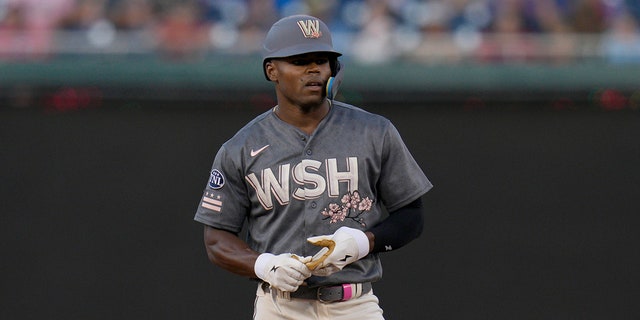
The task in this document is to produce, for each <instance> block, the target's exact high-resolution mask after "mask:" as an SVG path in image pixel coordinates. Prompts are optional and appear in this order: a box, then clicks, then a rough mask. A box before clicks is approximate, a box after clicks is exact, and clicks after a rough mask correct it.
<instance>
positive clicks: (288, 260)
mask: <svg viewBox="0 0 640 320" xmlns="http://www.w3.org/2000/svg"><path fill="white" fill-rule="evenodd" d="M310 260H311V257H305V258H300V257H298V258H297V259H294V258H293V255H292V254H291V253H283V254H280V255H277V256H276V255H274V254H271V253H263V254H261V255H260V256H258V259H257V260H256V263H255V265H254V266H253V268H254V271H255V272H256V275H257V276H258V278H260V279H262V280H264V281H265V282H267V283H269V284H270V285H271V286H272V287H274V288H276V289H278V290H282V291H289V292H293V291H296V290H297V289H298V287H299V286H300V285H301V284H302V282H303V281H304V280H305V279H307V278H309V277H310V276H311V270H309V268H307V266H306V265H305V264H304V263H305V262H309V261H310Z"/></svg>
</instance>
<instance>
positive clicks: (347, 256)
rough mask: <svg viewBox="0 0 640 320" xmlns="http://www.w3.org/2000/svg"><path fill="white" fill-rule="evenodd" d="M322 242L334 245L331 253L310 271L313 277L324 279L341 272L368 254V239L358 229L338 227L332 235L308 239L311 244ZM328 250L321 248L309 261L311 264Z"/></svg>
mask: <svg viewBox="0 0 640 320" xmlns="http://www.w3.org/2000/svg"><path fill="white" fill-rule="evenodd" d="M322 240H331V241H333V242H334V243H335V246H334V249H333V252H331V253H330V254H329V255H328V256H326V257H325V258H324V260H323V261H322V262H320V264H319V265H318V266H317V267H316V268H315V269H314V270H313V271H312V274H313V275H315V276H323V277H326V276H328V275H330V274H332V273H335V272H338V271H340V270H342V268H344V267H345V266H346V265H348V264H350V263H352V262H354V261H357V260H359V259H362V258H364V257H365V256H366V255H367V254H369V238H367V235H366V234H365V233H364V232H363V231H361V230H358V229H353V228H349V227H340V229H338V230H336V232H335V233H334V234H332V235H325V236H317V237H311V238H308V239H307V241H309V242H310V243H312V244H315V243H318V242H320V241H322ZM328 250H329V249H328V248H326V247H325V248H322V249H321V250H320V251H318V253H316V254H315V255H314V256H313V258H312V259H311V261H312V262H314V261H318V260H320V259H322V258H323V256H324V255H325V253H327V251H328Z"/></svg>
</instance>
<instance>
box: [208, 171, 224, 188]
mask: <svg viewBox="0 0 640 320" xmlns="http://www.w3.org/2000/svg"><path fill="white" fill-rule="evenodd" d="M222 186H224V176H223V175H222V172H220V171H218V169H213V170H212V171H211V176H209V187H211V188H213V189H220V188H222Z"/></svg>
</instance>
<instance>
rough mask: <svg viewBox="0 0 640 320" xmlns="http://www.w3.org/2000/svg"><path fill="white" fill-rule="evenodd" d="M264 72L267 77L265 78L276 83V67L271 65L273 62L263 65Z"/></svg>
mask: <svg viewBox="0 0 640 320" xmlns="http://www.w3.org/2000/svg"><path fill="white" fill-rule="evenodd" d="M264 72H265V74H266V75H267V78H269V80H270V81H277V80H278V77H277V76H276V75H277V70H276V66H275V65H274V64H273V61H267V62H266V63H265V64H264Z"/></svg>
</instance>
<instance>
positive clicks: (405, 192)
mask: <svg viewBox="0 0 640 320" xmlns="http://www.w3.org/2000/svg"><path fill="white" fill-rule="evenodd" d="M381 161H382V168H381V172H380V179H379V180H378V183H377V184H378V190H379V191H380V198H381V200H382V201H383V203H384V205H385V206H386V208H387V210H388V211H390V212H391V211H395V210H397V209H399V208H401V207H403V206H405V205H407V204H409V203H410V202H412V201H414V200H416V199H417V198H419V197H420V196H422V195H424V194H425V193H426V192H427V191H429V190H430V189H431V188H432V187H433V185H432V184H431V182H430V181H429V179H428V178H427V177H426V176H425V174H424V172H423V171H422V169H421V168H420V166H419V165H418V163H417V162H416V161H415V159H414V158H413V156H412V155H411V153H410V152H409V149H408V148H407V146H406V145H405V143H404V141H403V140H402V138H401V136H400V133H399V132H398V130H397V129H396V127H395V126H393V124H391V123H389V126H388V128H387V131H386V133H385V136H384V140H383V150H382V159H381Z"/></svg>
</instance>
